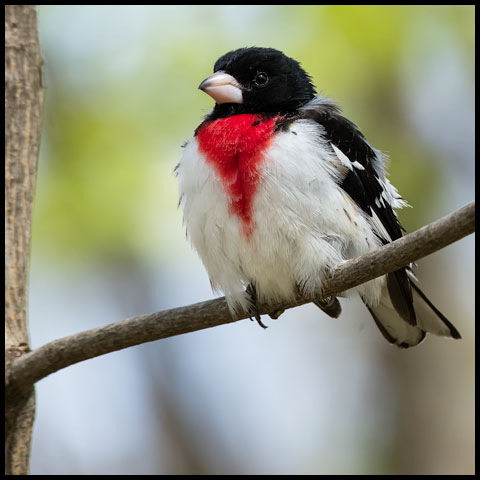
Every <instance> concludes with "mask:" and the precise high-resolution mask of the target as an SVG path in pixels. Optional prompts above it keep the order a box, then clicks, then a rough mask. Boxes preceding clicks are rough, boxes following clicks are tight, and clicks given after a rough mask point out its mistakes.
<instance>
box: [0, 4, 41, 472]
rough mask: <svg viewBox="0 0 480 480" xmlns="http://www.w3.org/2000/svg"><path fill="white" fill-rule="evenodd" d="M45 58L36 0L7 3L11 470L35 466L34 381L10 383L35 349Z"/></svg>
mask: <svg viewBox="0 0 480 480" xmlns="http://www.w3.org/2000/svg"><path fill="white" fill-rule="evenodd" d="M41 66H42V58H41V54H40V46H39V41H38V32H37V9H36V6H35V5H5V377H6V387H7V390H6V409H5V434H6V438H5V473H6V474H26V473H28V471H29V458H30V444H31V435H32V425H33V419H34V416H35V392H34V389H33V386H29V387H27V388H24V389H18V388H17V389H16V388H8V387H9V382H8V378H9V365H10V363H11V361H12V359H14V358H16V357H19V356H21V355H23V354H25V353H26V352H28V351H29V339H28V330H27V297H28V272H29V266H30V238H31V220H32V205H33V197H34V193H35V183H36V176H37V158H38V151H39V147H40V135H41V111H42V104H43V87H42V81H41Z"/></svg>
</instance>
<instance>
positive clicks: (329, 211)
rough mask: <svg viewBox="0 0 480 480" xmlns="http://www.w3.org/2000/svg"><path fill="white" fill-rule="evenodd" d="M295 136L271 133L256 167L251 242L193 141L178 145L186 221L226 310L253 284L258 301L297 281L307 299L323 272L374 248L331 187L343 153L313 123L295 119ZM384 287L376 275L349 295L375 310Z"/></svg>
mask: <svg viewBox="0 0 480 480" xmlns="http://www.w3.org/2000/svg"><path fill="white" fill-rule="evenodd" d="M292 130H293V129H292ZM294 132H295V134H293V133H292V131H280V132H278V133H277V134H276V136H275V138H274V141H273V143H272V145H271V147H270V148H269V150H268V152H267V154H266V156H265V158H264V161H263V163H262V165H261V167H260V182H259V187H258V191H257V194H256V196H255V198H254V203H253V210H252V211H253V222H254V230H253V233H252V235H251V236H250V238H247V237H246V236H245V235H244V234H243V232H242V225H241V221H240V219H239V218H238V217H237V216H236V215H234V214H231V213H230V212H229V204H228V202H229V200H228V197H227V195H226V193H225V191H224V189H223V186H222V182H221V181H220V180H219V178H218V177H217V176H216V174H215V171H214V169H213V167H212V166H211V165H209V164H208V163H207V162H206V161H205V158H204V156H203V155H202V154H201V153H200V152H199V151H198V144H197V140H196V139H195V138H193V139H192V140H191V141H190V142H189V143H188V144H187V145H186V147H185V148H184V151H183V157H182V159H181V162H180V165H179V168H178V179H179V189H180V195H181V198H182V204H183V208H184V222H185V225H186V228H187V232H188V235H189V237H190V239H191V241H192V244H193V245H194V247H195V248H196V250H197V251H198V253H199V255H200V257H201V259H202V261H203V263H204V265H205V267H206V269H207V271H208V274H209V277H210V280H211V283H212V286H213V288H214V289H219V290H221V291H223V292H224V293H225V296H226V299H227V302H228V304H229V307H230V308H231V309H232V311H233V310H235V309H236V308H237V306H238V305H240V306H241V307H242V308H244V309H245V308H246V307H247V306H248V299H247V298H246V296H245V294H244V289H245V287H246V286H247V285H248V284H249V283H250V282H251V281H253V280H254V281H255V285H256V288H257V293H258V296H259V299H260V300H261V301H262V302H263V301H266V302H273V301H277V300H285V299H291V298H293V297H294V296H295V293H296V285H297V284H298V285H300V286H301V287H303V288H304V290H305V292H306V293H307V294H313V293H314V292H319V291H320V289H321V286H322V282H323V280H324V278H325V274H326V272H327V271H328V270H329V269H332V268H335V267H336V266H338V265H340V264H341V263H342V262H344V261H345V260H347V259H349V258H352V257H355V256H358V255H362V254H363V253H366V252H368V251H371V250H373V249H376V248H377V247H378V246H379V245H380V242H379V239H378V238H377V237H376V235H375V233H374V231H373V229H372V225H371V223H370V219H369V218H367V216H366V215H365V214H364V213H363V212H362V211H361V210H360V209H359V208H358V207H357V205H356V204H355V203H354V202H353V201H352V200H351V198H350V197H349V196H348V195H347V194H345V193H344V192H343V190H342V189H341V188H339V186H338V184H337V183H338V182H339V181H340V179H341V177H342V175H343V174H342V172H344V171H345V165H344V161H345V159H344V158H342V155H344V154H343V153H342V152H341V151H340V150H338V149H337V150H338V152H340V154H341V155H340V154H339V153H338V152H337V151H335V154H333V153H332V149H331V148H330V145H329V144H328V143H327V142H326V141H324V140H322V133H323V129H322V127H321V126H319V125H318V124H317V123H316V122H314V121H312V120H298V121H296V122H295V124H294ZM334 150H335V149H334ZM345 158H346V157H345ZM347 160H348V159H347ZM350 168H351V167H350ZM374 222H375V221H374ZM379 223H380V222H375V228H376V229H377V230H378V229H380V226H379ZM380 225H381V223H380ZM384 282H385V280H384V277H380V278H378V279H375V280H373V281H371V282H368V283H367V284H364V285H361V286H360V287H358V288H356V289H353V291H356V292H359V293H360V294H361V295H362V298H363V299H364V300H365V301H366V302H367V304H369V305H371V306H374V305H377V304H378V302H379V300H380V294H381V289H382V285H383V284H384ZM350 293H352V292H351V291H349V292H346V294H350Z"/></svg>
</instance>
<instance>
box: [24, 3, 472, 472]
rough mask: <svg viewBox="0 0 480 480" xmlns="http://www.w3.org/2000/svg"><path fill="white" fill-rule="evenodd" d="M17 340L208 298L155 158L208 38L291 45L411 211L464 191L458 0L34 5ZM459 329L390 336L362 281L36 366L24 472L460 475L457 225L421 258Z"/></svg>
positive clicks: (464, 86)
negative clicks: (29, 211)
mask: <svg viewBox="0 0 480 480" xmlns="http://www.w3.org/2000/svg"><path fill="white" fill-rule="evenodd" d="M39 28H40V42H41V47H42V51H43V55H44V59H45V66H44V76H45V84H46V105H45V119H44V136H43V143H42V148H41V158H40V162H39V168H38V186H37V195H36V200H35V208H34V219H33V240H32V242H33V246H32V249H33V250H32V263H31V286H30V306H29V311H30V331H31V343H32V347H33V348H36V347H39V346H41V345H43V344H44V343H46V342H48V341H51V340H54V339H56V338H59V337H62V336H65V335H70V334H73V333H76V332H79V331H82V330H86V329H90V328H93V327H97V326H100V325H105V324H107V323H110V322H114V321H118V320H121V319H124V318H127V317H131V316H135V315H139V314H143V313H150V312H154V311H158V310H162V309H166V308H172V307H176V306H182V305H188V304H190V303H194V302H197V301H203V300H207V299H209V298H213V294H212V292H211V291H210V286H209V281H208V277H207V275H206V273H205V271H204V269H203V266H202V264H201V261H200V260H199V258H198V257H197V255H196V254H195V252H194V251H193V249H192V248H191V247H190V245H189V244H188V243H187V241H186V239H185V232H184V228H183V226H182V213H181V211H180V210H178V209H177V200H178V199H177V185H176V180H175V178H174V176H173V169H174V167H175V165H176V164H177V162H178V161H179V159H180V155H181V149H180V145H181V144H182V143H183V142H184V141H185V140H187V139H188V138H189V137H190V136H191V135H192V133H193V130H194V129H195V127H196V126H197V125H198V124H199V123H200V121H201V120H202V118H203V116H204V115H206V114H207V113H208V111H209V110H210V109H211V108H212V107H213V104H212V101H211V99H210V97H208V96H207V95H205V94H203V93H202V92H200V91H199V90H197V87H198V84H199V83H200V81H201V80H203V79H204V78H205V77H206V76H208V75H209V74H210V73H211V72H212V71H213V70H212V69H213V64H214V62H215V60H216V59H217V58H218V57H219V56H220V55H222V54H223V53H225V52H227V51H229V50H232V49H236V48H239V47H243V46H253V45H257V46H265V47H274V48H277V49H280V50H282V51H284V52H285V53H286V54H287V55H289V56H291V57H294V58H296V59H297V60H299V61H300V62H301V63H302V65H303V66H304V68H305V69H306V70H307V71H308V72H309V73H310V74H311V75H312V76H313V79H314V81H315V84H316V85H317V87H318V90H319V92H321V93H322V95H324V96H328V97H330V98H332V99H333V100H334V101H336V102H338V103H339V104H340V105H341V106H342V107H343V111H344V113H345V115H346V116H347V117H349V118H350V119H351V120H353V121H354V122H355V123H356V124H357V125H359V127H360V128H361V130H362V131H363V133H364V134H365V135H366V137H367V138H368V139H369V141H370V142H371V143H372V144H373V145H374V146H375V147H376V148H379V149H381V150H383V151H384V152H386V153H387V154H388V155H389V156H390V158H391V161H390V165H389V172H390V179H391V181H392V183H393V184H394V185H395V186H396V187H397V188H398V190H399V191H400V193H401V194H402V195H403V196H404V197H405V198H406V199H407V200H408V202H409V203H410V204H411V205H412V206H413V207H414V208H409V209H404V210H402V211H400V212H399V217H400V220H401V222H402V223H403V225H404V226H405V228H406V229H407V230H408V231H413V230H415V229H417V228H419V227H420V226H422V225H425V224H427V223H429V222H432V221H433V220H435V219H437V218H439V217H441V216H443V215H445V214H447V213H449V212H451V211H453V210H455V209H457V208H459V207H461V206H463V205H464V204H466V203H468V202H469V201H471V200H472V199H473V198H474V169H475V166H474V165H475V164H474V7H473V6H275V5H271V6H221V5H217V6H165V5H164V6H122V5H118V6H42V7H40V10H39ZM418 264H419V268H418V269H417V275H418V277H419V278H420V280H421V282H422V285H423V289H424V290H425V292H426V293H427V294H428V295H429V297H431V299H432V300H433V301H434V303H435V304H436V305H437V306H438V307H439V308H440V310H442V311H443V312H444V313H445V314H446V316H447V317H448V318H450V319H451V320H452V321H453V322H454V323H455V325H456V326H457V327H458V329H459V330H460V332H461V333H462V336H463V339H462V340H460V341H452V340H447V339H442V338H438V337H433V336H429V337H427V339H426V341H425V342H424V343H423V344H422V345H420V346H419V347H416V348H414V349H410V350H399V349H396V348H394V347H392V346H390V345H389V344H388V343H387V342H386V341H385V340H384V339H383V337H382V336H381V334H380V333H379V331H378V330H377V328H376V327H375V325H374V322H373V321H372V320H371V318H370V317H369V315H368V312H367V311H366V309H365V308H364V307H363V305H362V304H361V302H360V301H359V300H349V301H344V300H342V306H343V309H344V314H343V315H342V316H341V317H340V318H339V319H337V320H333V319H331V318H329V317H327V316H325V315H324V314H323V313H322V312H320V311H319V310H318V309H317V308H315V307H313V306H304V307H300V308H297V309H295V310H290V311H288V312H287V313H285V314H284V315H282V317H281V318H280V319H279V320H277V321H273V320H270V319H269V318H268V317H267V318H265V319H264V321H265V322H266V323H267V324H268V325H269V326H270V328H268V330H266V331H263V330H262V329H261V328H259V327H258V326H257V325H256V323H251V322H250V321H248V320H244V321H241V322H237V323H235V324H232V325H227V326H222V327H218V328H214V329H209V330H206V331H201V332H197V333H192V334H188V335H183V336H179V337H174V338H170V339H166V340H161V341H157V342H153V343H150V344H146V345H142V346H139V347H135V348H130V349H128V350H125V351H121V352H116V353H113V354H110V355H106V356H103V357H100V358H97V359H93V360H90V361H87V362H83V363H81V364H77V365H75V366H73V367H69V368H67V369H65V370H62V371H60V372H58V373H55V374H54V375H51V376H49V377H47V378H46V379H44V380H42V381H41V382H40V383H38V384H37V402H38V406H37V418H36V422H35V426H34V436H33V449H32V467H31V473H32V474H473V473H474V345H475V344H474V298H475V297H474V281H475V278H474V237H473V236H470V237H468V238H465V239H463V240H461V241H460V242H458V243H456V244H454V245H452V246H449V247H447V248H446V249H444V250H442V251H440V252H438V253H436V254H434V255H431V256H429V257H427V258H425V259H423V260H421V261H419V262H418Z"/></svg>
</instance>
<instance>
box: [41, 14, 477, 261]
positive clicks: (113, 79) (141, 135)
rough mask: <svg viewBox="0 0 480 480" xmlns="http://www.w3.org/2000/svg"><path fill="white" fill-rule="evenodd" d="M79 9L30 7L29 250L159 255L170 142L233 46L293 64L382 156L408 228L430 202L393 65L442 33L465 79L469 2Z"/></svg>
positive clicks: (173, 215) (182, 136)
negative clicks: (40, 102)
mask: <svg viewBox="0 0 480 480" xmlns="http://www.w3.org/2000/svg"><path fill="white" fill-rule="evenodd" d="M80 8H81V7H73V6H71V7H68V6H64V7H57V6H44V7H41V11H40V33H41V42H42V48H43V51H44V56H45V78H46V86H47V97H46V98H47V101H46V117H45V124H44V140H43V145H42V155H41V160H40V164H39V182H38V189H37V198H36V204H35V212H34V226H33V239H34V243H33V246H34V252H38V253H39V254H41V255H43V256H45V255H48V256H49V257H55V258H56V259H57V260H58V261H64V260H65V259H67V258H68V259H70V260H80V261H83V260H85V259H91V260H93V261H98V260H99V259H102V260H106V261H109V260H110V259H115V258H117V257H122V256H125V255H128V256H145V257H146V258H148V256H149V255H151V254H152V252H168V251H169V246H171V245H172V244H174V243H175V241H176V237H175V235H172V234H171V231H172V229H175V228H178V225H179V223H180V222H181V218H180V214H179V212H178V211H177V209H176V204H177V193H176V183H175V179H174V177H173V173H172V170H173V168H174V166H175V164H176V163H177V162H178V160H179V158H180V154H181V151H180V148H179V146H180V145H181V144H182V143H183V142H184V141H185V140H186V139H187V138H188V137H189V136H190V135H191V134H192V132H193V129H194V128H195V126H196V125H197V124H198V123H199V122H200V120H201V118H202V116H203V115H204V114H206V113H207V111H208V109H209V108H211V106H212V105H211V103H210V99H209V98H207V96H205V95H202V94H201V92H199V91H198V90H196V87H197V85H198V83H199V82H200V81H201V80H202V79H203V78H204V77H205V76H206V75H208V74H209V73H210V72H211V70H212V66H213V63H214V61H215V60H216V58H218V56H219V55H221V54H223V53H225V51H227V50H230V49H234V48H238V47H241V46H248V45H262V46H271V47H275V48H279V49H281V50H284V51H285V52H286V53H287V54H288V55H290V56H293V57H295V58H297V59H299V60H300V61H301V63H302V64H303V66H304V67H305V68H306V70H307V71H309V72H310V73H311V75H312V76H313V78H314V80H315V83H316V85H317V87H318V90H319V92H321V93H322V94H324V95H326V96H329V97H331V98H333V99H334V100H335V101H337V102H338V103H339V104H340V105H341V106H342V107H343V110H344V112H345V114H346V115H347V116H348V117H349V118H351V119H352V120H353V121H354V122H355V123H357V124H358V125H359V126H360V128H361V129H362V130H363V132H364V133H365V135H366V136H367V138H368V139H369V140H370V141H371V142H372V144H373V145H375V146H376V147H377V148H380V149H382V150H384V151H386V152H387V153H388V154H389V155H390V157H391V159H392V160H391V164H390V167H389V171H390V173H391V176H390V177H391V179H392V182H393V183H394V185H396V186H397V188H398V189H399V191H400V193H401V194H402V195H403V196H404V197H405V198H406V199H407V200H408V201H409V202H410V203H411V204H412V205H414V206H415V210H413V209H409V210H406V211H405V212H402V213H401V218H402V220H403V221H404V222H405V223H406V224H407V227H408V226H414V225H415V226H419V224H420V223H421V220H419V219H421V218H422V216H423V213H424V211H425V210H424V209H426V208H428V207H429V205H428V202H433V201H435V198H436V196H437V195H438V194H439V192H438V181H439V178H440V177H441V172H440V171H439V170H438V168H437V167H439V164H438V163H436V162H435V161H434V153H433V152H432V151H430V149H429V148H430V147H429V146H428V145H425V144H422V141H421V139H420V138H419V137H418V136H417V135H416V132H415V131H412V130H411V127H410V126H409V124H408V122H407V121H406V118H405V108H408V105H407V106H405V105H404V103H405V95H402V94H401V89H402V81H403V79H404V77H405V75H404V69H407V68H415V66H416V65H417V64H418V60H419V59H420V60H421V57H422V56H423V55H429V54H430V53H429V52H431V51H433V50H435V49H438V48H441V45H440V46H439V45H438V39H439V36H440V35H442V36H445V35H447V36H450V38H451V39H452V41H454V42H457V43H458V44H459V45H460V46H461V48H462V49H463V51H464V52H465V54H466V55H467V56H468V58H469V59H471V65H472V71H473V64H474V62H473V55H474V7H473V6H412V5H410V6H398V5H397V6H395V5H390V6H360V5H354V6H345V5H344V6H340V5H334V6H301V5H298V6H263V7H253V6H244V7H239V8H237V9H235V7H228V6H224V7H216V6H209V7H202V6H196V7H195V6H190V7H187V6H179V7H175V6H157V7H128V8H130V10H128V11H121V10H120V11H118V9H117V8H115V9H113V8H110V10H108V11H107V10H105V9H104V10H99V8H100V7H93V6H91V7H83V9H81V10H80ZM125 8H127V7H125ZM135 8H137V9H142V10H132V9H135ZM149 8H150V10H149ZM175 8H177V10H175ZM85 9H89V10H85ZM128 12H130V13H131V14H132V20H133V19H134V18H135V14H137V13H140V12H141V13H142V16H141V19H142V27H141V28H140V29H139V31H138V32H135V31H134V32H133V33H132V32H130V30H129V29H128V28H126V27H127V25H128V24H129V18H128ZM102 15H103V16H102ZM150 16H151V18H150V19H149V17H150ZM77 17H79V18H77ZM77 20H78V22H82V21H83V23H82V24H81V27H77V28H76V29H75V28H73V30H74V32H76V33H75V34H72V26H75V22H76V21H77ZM124 37H125V38H124ZM472 75H473V73H472ZM435 165H437V167H435ZM414 215H417V216H418V217H414ZM160 254H161V253H160ZM165 255H168V253H165Z"/></svg>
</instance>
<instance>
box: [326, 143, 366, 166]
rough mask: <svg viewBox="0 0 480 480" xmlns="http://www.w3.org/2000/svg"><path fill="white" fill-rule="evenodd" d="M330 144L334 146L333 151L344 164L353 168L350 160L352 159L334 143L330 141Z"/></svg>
mask: <svg viewBox="0 0 480 480" xmlns="http://www.w3.org/2000/svg"><path fill="white" fill-rule="evenodd" d="M330 145H331V146H332V148H333V151H334V152H335V155H336V156H337V158H338V159H339V160H340V161H341V162H342V165H344V166H345V167H347V168H348V169H349V170H353V167H352V162H351V161H350V159H349V158H348V157H347V156H346V155H345V154H344V153H343V152H342V151H341V150H340V149H339V148H337V147H336V146H335V145H334V144H333V143H330ZM355 163H358V162H355ZM359 165H360V164H359ZM360 166H361V165H360Z"/></svg>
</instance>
